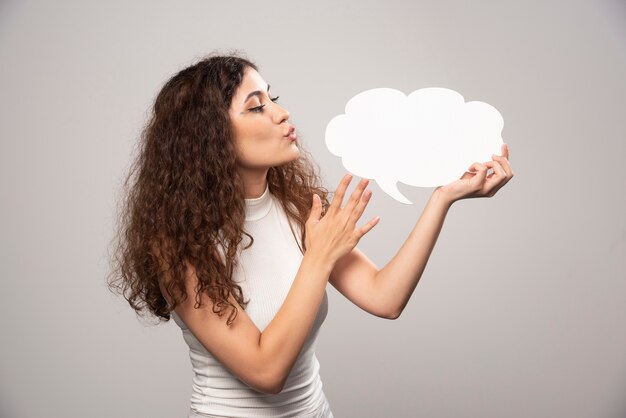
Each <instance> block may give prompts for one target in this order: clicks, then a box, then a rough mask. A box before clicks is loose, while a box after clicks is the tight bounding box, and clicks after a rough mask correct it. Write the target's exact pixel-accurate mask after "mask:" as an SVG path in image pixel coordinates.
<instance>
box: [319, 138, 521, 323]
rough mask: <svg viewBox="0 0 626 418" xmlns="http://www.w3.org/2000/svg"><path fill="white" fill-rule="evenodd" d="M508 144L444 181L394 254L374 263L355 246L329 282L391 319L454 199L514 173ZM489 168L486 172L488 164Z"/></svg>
mask: <svg viewBox="0 0 626 418" xmlns="http://www.w3.org/2000/svg"><path fill="white" fill-rule="evenodd" d="M508 158H509V149H508V145H507V144H503V145H502V155H501V156H498V155H493V156H492V161H488V162H486V163H484V164H480V163H474V164H472V166H471V167H470V171H469V172H466V173H464V174H463V176H462V177H461V178H460V179H459V180H457V181H455V182H453V183H450V184H448V185H446V186H441V187H438V188H436V189H435V191H434V192H433V194H432V195H431V197H430V199H429V200H428V203H427V204H426V207H425V208H424V211H423V213H422V215H421V216H420V218H419V219H418V221H417V224H416V225H415V227H414V228H413V230H412V231H411V233H410V235H409V237H408V238H407V240H406V242H405V243H404V244H403V245H402V247H401V248H400V250H399V251H398V253H397V254H396V255H395V256H394V257H393V259H392V260H391V261H390V262H389V263H388V264H387V265H386V266H385V267H383V268H382V269H380V270H379V269H378V267H377V266H376V264H374V262H372V260H370V259H369V258H368V257H367V256H366V255H365V254H363V252H361V251H360V250H359V249H358V248H356V247H355V248H354V249H353V250H352V251H351V252H350V253H348V254H346V255H345V256H343V257H342V258H340V259H339V260H337V262H336V263H335V266H334V268H333V270H332V272H331V275H330V278H329V282H330V283H331V284H332V285H333V286H334V287H335V288H336V289H337V290H338V291H339V292H341V293H342V294H343V295H344V296H345V297H346V298H348V299H349V300H350V301H352V302H353V303H354V304H356V305H357V306H359V307H360V308H361V309H363V310H365V311H366V312H369V313H371V314H372V315H376V316H380V317H382V318H388V319H395V318H397V317H398V316H400V314H401V313H402V311H403V310H404V308H405V307H406V305H407V303H408V301H409V299H410V298H411V295H412V294H413V291H414V290H415V287H416V286H417V283H418V282H419V280H420V278H421V276H422V273H423V272H424V269H425V268H426V263H427V262H428V258H429V257H430V254H431V252H432V250H433V248H434V246H435V243H436V242H437V238H438V237H439V233H440V231H441V228H442V226H443V222H444V220H445V217H446V214H447V212H448V210H449V209H450V206H451V205H452V203H454V202H455V201H457V200H461V199H467V198H472V197H492V196H494V195H495V194H496V192H497V191H498V190H499V189H500V188H502V187H503V186H504V185H505V184H506V183H507V182H508V181H509V180H511V178H513V176H514V173H513V170H512V168H511V166H510V164H509V161H508ZM490 168H491V169H493V173H492V174H489V175H488V174H487V171H488V169H490Z"/></svg>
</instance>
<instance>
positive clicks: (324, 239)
mask: <svg viewBox="0 0 626 418" xmlns="http://www.w3.org/2000/svg"><path fill="white" fill-rule="evenodd" d="M351 181H352V175H350V174H346V175H345V176H344V177H343V179H342V180H341V182H340V183H339V187H338V188H337V191H336V192H335V195H334V197H333V200H332V202H331V203H330V206H329V207H328V210H327V211H326V214H325V215H324V216H323V217H322V218H321V219H320V216H321V213H322V201H321V199H320V197H319V196H318V195H316V194H313V204H312V206H311V213H310V214H309V218H308V220H307V221H306V223H305V228H306V243H305V245H306V249H307V252H308V251H313V252H317V253H321V254H322V255H323V256H326V257H328V258H329V260H330V261H331V262H332V263H333V265H334V263H335V262H336V261H337V260H338V259H340V258H341V257H343V256H344V255H346V254H348V253H349V252H350V251H352V249H353V248H354V247H355V246H356V245H357V243H358V242H359V240H360V239H361V237H363V235H365V234H367V233H368V232H369V231H370V230H371V229H372V228H373V227H374V226H376V224H377V223H378V221H379V220H380V217H379V216H376V217H374V218H373V219H372V220H370V221H369V222H368V223H366V224H365V225H363V226H362V227H360V228H358V227H357V226H356V223H357V221H358V220H359V218H361V215H362V214H363V212H364V211H365V207H366V206H367V203H368V202H369V200H370V197H371V196H372V192H371V191H370V190H368V191H366V192H365V193H364V190H365V188H366V187H367V185H368V183H369V180H368V179H361V181H360V182H359V184H358V185H357V187H356V189H354V191H353V192H352V195H351V196H350V199H349V200H348V203H347V204H346V206H345V207H344V208H342V207H341V204H342V203H343V198H344V196H345V193H346V189H347V188H348V185H349V184H350V182H351Z"/></svg>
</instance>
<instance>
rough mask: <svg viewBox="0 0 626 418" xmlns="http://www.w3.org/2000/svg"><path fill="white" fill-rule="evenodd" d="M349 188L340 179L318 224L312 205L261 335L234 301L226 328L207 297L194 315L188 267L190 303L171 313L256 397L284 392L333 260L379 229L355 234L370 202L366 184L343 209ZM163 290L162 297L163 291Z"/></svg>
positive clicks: (373, 222) (318, 205)
mask: <svg viewBox="0 0 626 418" xmlns="http://www.w3.org/2000/svg"><path fill="white" fill-rule="evenodd" d="M349 183H350V178H348V177H347V176H346V177H344V179H343V181H342V182H341V184H340V186H339V188H338V189H337V192H336V194H335V197H334V199H333V202H332V203H331V205H330V207H329V210H328V212H327V213H326V215H325V216H324V217H323V218H322V219H321V220H320V219H319V217H320V214H321V202H320V201H319V198H316V199H315V201H314V204H313V207H312V210H311V215H310V217H309V220H308V221H307V224H306V228H307V230H306V231H307V243H308V244H307V251H306V253H305V254H304V257H303V259H302V262H301V264H300V268H299V269H298V272H297V274H296V277H295V278H294V281H293V283H292V285H291V288H290V290H289V293H288V294H287V296H286V298H285V301H284V302H283V304H282V306H281V307H280V309H279V310H278V312H277V313H276V315H275V316H274V318H273V319H272V321H271V322H270V323H269V324H268V325H267V327H266V328H265V329H264V331H263V332H262V333H261V332H260V331H259V329H258V328H257V327H256V325H255V324H254V323H253V322H252V320H251V319H250V317H249V316H248V315H247V314H246V312H245V311H244V310H243V309H242V308H241V306H240V305H239V304H238V303H237V302H236V301H235V299H234V298H233V297H232V296H230V298H229V300H230V302H231V303H232V304H233V305H234V306H236V307H237V309H238V313H237V317H236V318H235V320H234V321H233V322H232V324H231V325H230V326H228V325H226V321H225V320H224V318H220V317H219V316H218V315H217V314H216V313H214V312H213V303H212V300H211V299H210V298H209V297H208V296H207V295H206V294H202V295H201V300H202V307H201V308H199V309H195V308H194V303H195V296H196V292H195V288H196V285H197V277H196V275H195V271H194V269H193V267H192V266H191V265H188V270H187V272H188V274H187V277H186V279H187V280H186V281H185V287H186V290H187V294H188V295H189V297H187V299H185V301H183V302H182V303H181V304H179V305H178V306H177V307H176V308H175V312H176V314H177V315H178V316H179V317H180V318H181V319H182V320H183V322H184V323H185V325H187V327H188V328H189V330H190V331H191V332H192V333H193V335H194V336H195V337H196V338H197V339H198V341H200V343H201V344H202V345H203V346H204V347H205V348H206V349H207V350H208V351H209V352H210V353H211V354H212V355H213V356H214V357H215V358H217V359H218V360H219V361H220V362H221V363H222V364H223V365H224V366H225V367H226V368H228V369H229V370H230V371H231V373H233V374H234V375H236V376H237V377H238V378H239V379H240V380H242V381H243V382H245V383H246V384H248V385H249V386H251V387H252V388H254V389H256V390H258V391H260V392H264V393H279V392H280V391H281V390H282V388H283V386H284V384H285V382H286V380H287V377H288V376H289V372H290V371H291V369H292V367H293V365H294V363H295V361H296V359H297V357H298V355H299V353H300V351H301V350H302V347H303V346H304V343H305V341H306V338H307V336H308V334H309V332H310V330H311V327H312V326H313V322H314V321H315V317H316V315H317V312H318V309H319V306H320V303H321V301H322V298H323V296H324V292H325V290H326V285H327V282H328V278H329V276H330V273H331V271H332V268H333V266H334V264H335V262H336V260H338V259H339V258H340V257H341V256H343V255H344V254H347V253H348V252H349V251H351V250H352V248H354V246H356V244H357V243H358V241H359V239H360V238H361V237H362V236H363V235H365V234H366V233H367V232H369V230H371V229H372V228H373V227H374V226H375V225H376V223H377V220H376V219H373V220H371V221H370V222H368V223H367V224H366V225H364V226H363V227H361V228H355V224H356V221H357V220H358V219H359V218H360V216H361V215H362V213H363V211H364V210H365V206H366V205H367V201H368V200H369V195H367V194H366V195H365V197H364V198H363V199H361V195H363V191H364V190H365V187H366V186H367V183H368V181H367V180H365V181H361V182H360V183H359V185H358V186H357V188H356V189H355V191H354V192H353V193H352V195H351V197H350V200H349V202H348V204H347V205H346V207H345V208H343V209H342V208H341V207H340V205H341V202H342V201H343V195H344V193H345V189H346V188H347V185H348V184H349ZM161 290H162V292H163V294H164V295H165V292H164V286H163V285H162V286H161ZM166 298H167V296H166ZM168 301H169V299H168Z"/></svg>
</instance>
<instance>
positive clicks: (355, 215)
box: [349, 190, 372, 224]
mask: <svg viewBox="0 0 626 418" xmlns="http://www.w3.org/2000/svg"><path fill="white" fill-rule="evenodd" d="M371 197H372V191H371V190H366V191H365V192H363V195H362V197H361V200H360V201H359V204H358V205H357V206H356V208H354V210H353V211H352V213H351V214H350V217H349V219H350V222H353V223H355V224H356V222H357V221H358V220H359V219H360V218H361V215H363V212H365V207H366V206H367V204H368V203H369V201H370V199H371Z"/></svg>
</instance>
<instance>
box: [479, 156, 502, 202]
mask: <svg viewBox="0 0 626 418" xmlns="http://www.w3.org/2000/svg"><path fill="white" fill-rule="evenodd" d="M485 165H486V166H487V167H491V168H493V172H494V174H493V175H492V176H489V177H487V181H486V182H485V186H484V189H483V193H484V194H485V195H487V196H493V195H494V194H496V192H497V191H498V190H499V189H500V187H502V186H503V185H504V183H506V181H507V176H506V172H505V171H504V169H503V168H502V166H501V165H500V164H499V163H498V162H497V161H489V162H488V163H486V164H485Z"/></svg>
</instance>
